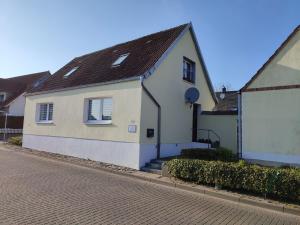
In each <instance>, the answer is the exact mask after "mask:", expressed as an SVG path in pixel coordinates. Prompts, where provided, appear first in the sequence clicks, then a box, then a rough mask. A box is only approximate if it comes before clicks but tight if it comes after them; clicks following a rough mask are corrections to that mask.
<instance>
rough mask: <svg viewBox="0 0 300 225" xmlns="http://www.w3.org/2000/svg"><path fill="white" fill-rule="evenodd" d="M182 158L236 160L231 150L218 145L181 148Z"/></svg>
mask: <svg viewBox="0 0 300 225" xmlns="http://www.w3.org/2000/svg"><path fill="white" fill-rule="evenodd" d="M181 156H182V158H188V159H202V160H221V161H226V162H234V161H238V158H237V155H236V154H233V153H232V151H231V150H229V149H226V148H222V147H219V148H217V149H216V150H213V149H182V150H181Z"/></svg>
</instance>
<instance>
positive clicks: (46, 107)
mask: <svg viewBox="0 0 300 225" xmlns="http://www.w3.org/2000/svg"><path fill="white" fill-rule="evenodd" d="M52 120H53V103H42V104H39V119H38V121H39V122H51V121H52Z"/></svg>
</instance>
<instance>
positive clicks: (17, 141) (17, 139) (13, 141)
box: [8, 136, 22, 146]
mask: <svg viewBox="0 0 300 225" xmlns="http://www.w3.org/2000/svg"><path fill="white" fill-rule="evenodd" d="M8 143H10V144H13V145H19V146H22V136H17V137H11V138H9V139H8Z"/></svg>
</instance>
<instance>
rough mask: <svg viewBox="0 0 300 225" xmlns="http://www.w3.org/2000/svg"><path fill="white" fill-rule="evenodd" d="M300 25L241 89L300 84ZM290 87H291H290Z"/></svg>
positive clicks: (271, 87)
mask: <svg viewBox="0 0 300 225" xmlns="http://www.w3.org/2000/svg"><path fill="white" fill-rule="evenodd" d="M299 62H300V26H298V27H297V28H296V29H295V30H294V31H293V32H292V33H291V34H290V35H289V37H288V38H287V39H286V40H285V41H284V42H283V43H282V45H281V46H280V47H279V48H278V49H277V50H276V51H275V53H274V54H273V55H272V56H271V57H270V58H269V60H268V61H267V62H266V63H265V64H264V65H263V66H262V67H261V68H260V69H259V70H258V72H257V73H256V74H255V75H254V76H253V77H252V78H251V80H250V81H249V82H248V83H247V84H246V85H245V86H244V87H243V88H242V91H255V90H267V89H276V88H279V89H281V88H288V87H287V86H290V85H300V63H299ZM291 88H292V87H291Z"/></svg>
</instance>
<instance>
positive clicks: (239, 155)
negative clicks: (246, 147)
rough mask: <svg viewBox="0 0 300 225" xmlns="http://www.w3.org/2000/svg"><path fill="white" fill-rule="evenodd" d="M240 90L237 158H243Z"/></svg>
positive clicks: (240, 94) (240, 96)
mask: <svg viewBox="0 0 300 225" xmlns="http://www.w3.org/2000/svg"><path fill="white" fill-rule="evenodd" d="M242 129H243V128H242V92H241V91H239V93H238V158H239V159H242V158H243V145H242V140H243V137H242Z"/></svg>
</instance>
